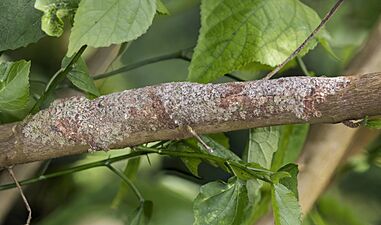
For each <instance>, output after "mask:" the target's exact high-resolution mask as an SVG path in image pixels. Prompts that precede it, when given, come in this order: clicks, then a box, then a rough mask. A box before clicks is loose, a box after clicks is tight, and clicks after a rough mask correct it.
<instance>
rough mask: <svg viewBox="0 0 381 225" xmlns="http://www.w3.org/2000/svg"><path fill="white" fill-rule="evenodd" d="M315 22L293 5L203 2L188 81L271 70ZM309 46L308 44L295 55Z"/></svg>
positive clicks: (261, 0) (255, 0)
mask: <svg viewBox="0 0 381 225" xmlns="http://www.w3.org/2000/svg"><path fill="white" fill-rule="evenodd" d="M319 22H320V18H319V16H318V15H317V14H316V12H315V11H314V10H312V9H311V8H309V7H308V6H306V5H304V4H303V3H301V2H300V1H299V0H282V1H279V0H251V1H247V0H203V1H202V2H201V30H200V35H199V38H198V43H197V46H196V48H195V53H194V55H193V57H192V62H191V65H190V67H189V77H188V79H189V80H191V81H197V82H203V83H206V82H209V81H212V80H215V79H216V78H219V77H221V76H223V75H224V74H225V73H229V72H232V71H234V70H238V69H239V68H241V67H242V66H244V65H246V64H248V63H251V62H255V61H256V62H260V63H262V64H266V65H270V66H276V65H278V64H280V63H281V62H283V61H284V60H285V59H286V58H287V57H288V56H289V55H290V54H291V53H292V52H293V51H294V50H295V49H296V48H297V47H298V46H299V45H300V44H301V43H302V42H303V41H304V40H305V39H306V38H307V36H308V35H309V34H310V33H311V31H312V30H313V29H314V28H315V27H316V26H317V25H318V24H319ZM315 45H316V41H315V40H313V41H311V42H310V43H309V44H308V45H307V47H306V48H305V49H304V51H302V53H301V55H303V54H305V53H306V52H307V51H308V50H309V49H312V48H313V47H314V46H315Z"/></svg>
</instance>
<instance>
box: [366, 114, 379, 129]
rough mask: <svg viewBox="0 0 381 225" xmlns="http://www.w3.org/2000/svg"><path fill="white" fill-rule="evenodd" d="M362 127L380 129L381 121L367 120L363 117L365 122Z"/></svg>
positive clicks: (377, 119)
mask: <svg viewBox="0 0 381 225" xmlns="http://www.w3.org/2000/svg"><path fill="white" fill-rule="evenodd" d="M363 124H364V126H365V127H367V128H371V129H381V119H379V118H376V119H368V117H365V120H364V122H363Z"/></svg>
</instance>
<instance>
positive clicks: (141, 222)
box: [128, 201, 153, 225]
mask: <svg viewBox="0 0 381 225" xmlns="http://www.w3.org/2000/svg"><path fill="white" fill-rule="evenodd" d="M152 210H153V203H152V202H151V201H144V202H143V203H142V204H141V205H140V206H139V207H138V208H137V209H136V210H135V212H134V215H133V217H132V219H131V222H130V223H128V224H130V225H146V224H148V223H149V221H150V220H151V217H152Z"/></svg>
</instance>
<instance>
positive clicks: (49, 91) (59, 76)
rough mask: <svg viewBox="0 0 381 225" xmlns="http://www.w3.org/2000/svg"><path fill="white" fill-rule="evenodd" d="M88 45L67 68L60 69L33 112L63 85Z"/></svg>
mask: <svg viewBox="0 0 381 225" xmlns="http://www.w3.org/2000/svg"><path fill="white" fill-rule="evenodd" d="M86 47H87V46H86V45H84V46H82V47H81V48H80V49H79V51H78V52H77V53H75V55H74V57H73V58H72V59H71V60H70V62H69V64H68V65H67V66H66V67H65V68H61V69H59V70H58V71H57V72H56V73H55V74H54V75H53V77H52V78H51V79H50V80H49V82H48V84H47V86H46V88H45V91H44V93H43V94H42V95H41V97H40V98H39V99H38V101H37V102H36V104H35V105H34V106H33V108H32V110H31V112H36V111H38V110H39V109H40V108H41V106H42V105H43V104H44V103H45V101H46V99H47V98H48V97H49V96H50V95H51V94H52V93H53V91H54V90H55V88H56V87H57V85H58V84H59V83H61V82H62V81H63V80H64V79H65V78H66V76H67V74H68V73H69V72H70V71H71V70H72V69H73V65H74V64H75V63H76V62H77V61H78V59H79V58H80V57H81V55H82V53H83V52H84V51H85V49H86Z"/></svg>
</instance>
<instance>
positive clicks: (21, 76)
mask: <svg viewBox="0 0 381 225" xmlns="http://www.w3.org/2000/svg"><path fill="white" fill-rule="evenodd" d="M29 70H30V62H27V61H25V60H20V61H17V62H3V63H0V112H1V111H6V112H9V111H11V112H14V111H18V110H23V109H25V108H26V107H27V104H28V100H29Z"/></svg>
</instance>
